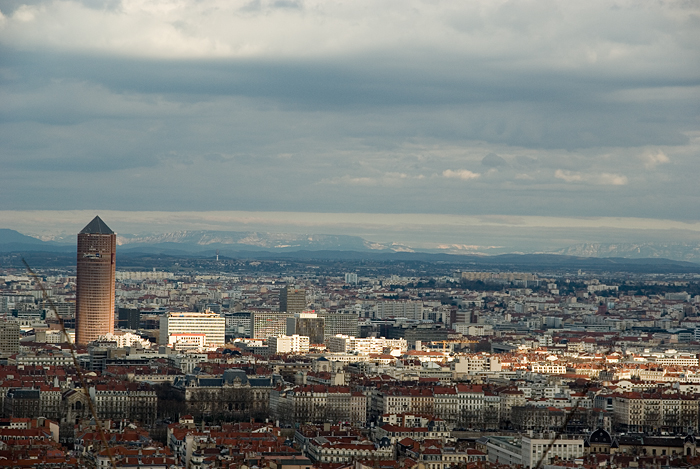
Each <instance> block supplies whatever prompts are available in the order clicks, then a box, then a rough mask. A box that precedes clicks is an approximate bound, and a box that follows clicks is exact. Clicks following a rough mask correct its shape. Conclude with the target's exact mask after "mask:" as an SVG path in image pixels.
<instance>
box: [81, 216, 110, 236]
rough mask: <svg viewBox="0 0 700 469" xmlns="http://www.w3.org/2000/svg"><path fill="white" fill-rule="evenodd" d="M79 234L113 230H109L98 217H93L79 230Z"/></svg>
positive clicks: (104, 232) (108, 232)
mask: <svg viewBox="0 0 700 469" xmlns="http://www.w3.org/2000/svg"><path fill="white" fill-rule="evenodd" d="M80 234H114V231H112V230H110V229H109V226H107V224H106V223H105V222H103V221H102V219H101V218H100V217H95V218H93V219H92V221H91V222H90V223H88V224H87V226H86V227H85V228H83V229H82V230H81V231H80Z"/></svg>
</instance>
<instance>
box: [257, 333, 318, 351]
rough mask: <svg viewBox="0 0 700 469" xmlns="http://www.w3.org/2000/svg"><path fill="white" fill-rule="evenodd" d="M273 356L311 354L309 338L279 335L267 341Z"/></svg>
mask: <svg viewBox="0 0 700 469" xmlns="http://www.w3.org/2000/svg"><path fill="white" fill-rule="evenodd" d="M267 344H268V348H269V350H270V353H271V354H275V353H309V338H308V337H306V336H303V335H296V334H295V335H278V336H275V337H270V338H269V339H267Z"/></svg>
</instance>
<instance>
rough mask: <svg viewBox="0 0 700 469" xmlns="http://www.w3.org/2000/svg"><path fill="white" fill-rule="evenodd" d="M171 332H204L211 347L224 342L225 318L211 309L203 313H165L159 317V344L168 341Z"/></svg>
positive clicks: (219, 345) (220, 345)
mask: <svg viewBox="0 0 700 469" xmlns="http://www.w3.org/2000/svg"><path fill="white" fill-rule="evenodd" d="M171 334H204V335H205V336H206V343H207V345H208V346H211V347H223V346H224V345H225V343H226V319H224V318H223V317H221V316H219V315H218V314H216V313H212V312H211V311H206V312H203V313H189V312H182V313H167V314H165V315H163V316H161V318H160V337H159V341H158V343H159V344H162V345H167V344H169V343H170V340H169V337H170V335H171Z"/></svg>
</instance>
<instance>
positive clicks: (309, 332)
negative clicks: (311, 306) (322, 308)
mask: <svg viewBox="0 0 700 469" xmlns="http://www.w3.org/2000/svg"><path fill="white" fill-rule="evenodd" d="M324 324H325V322H324V319H323V318H321V317H318V315H317V314H316V313H312V312H308V313H294V316H292V317H290V318H287V335H288V336H292V335H301V336H304V337H308V338H309V341H310V343H311V344H313V345H318V344H322V343H323V332H324Z"/></svg>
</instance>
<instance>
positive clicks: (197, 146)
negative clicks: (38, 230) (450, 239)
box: [0, 0, 700, 219]
mask: <svg viewBox="0 0 700 469" xmlns="http://www.w3.org/2000/svg"><path fill="white" fill-rule="evenodd" d="M0 2H2V0H0ZM10 4H11V2H9V0H5V2H4V3H0V9H2V11H3V12H4V13H5V14H6V15H7V14H8V13H7V12H5V10H4V9H3V6H5V5H10ZM242 5H243V8H247V7H250V8H249V9H251V10H255V9H260V10H265V9H269V8H270V7H271V6H274V5H273V3H271V2H251V3H248V4H247V7H246V4H244V3H242ZM452 5H453V8H456V9H459V6H457V7H455V5H457V4H456V3H455V4H452ZM305 7H306V8H307V10H308V9H310V7H309V6H308V2H307V5H305ZM8 8H9V6H8ZM537 8H544V7H537ZM537 8H536V9H535V10H537ZM277 10H278V11H276V12H275V13H274V14H275V15H277V14H279V15H284V14H286V13H285V10H286V9H285V8H278V9H277ZM436 11H438V12H439V13H435V14H442V13H444V12H441V11H440V10H436ZM519 11H520V12H521V13H522V14H524V13H523V12H522V9H521V10H519ZM448 13H449V12H448ZM521 13H518V12H515V13H513V12H507V11H505V10H503V11H502V12H501V13H500V14H501V15H504V16H502V17H500V19H501V20H502V22H505V24H509V25H511V26H512V28H513V31H519V33H518V34H523V35H524V36H523V37H525V36H528V34H526V33H527V28H528V19H527V18H525V17H523V18H518V17H517V16H518V14H521ZM535 13H536V11H532V12H529V13H528V14H530V15H534V14H535ZM264 14H268V11H267V10H266V11H265V13H264ZM304 14H306V12H305V13H304ZM543 14H547V13H543ZM551 14H552V15H554V14H555V13H554V12H553V13H551ZM246 15H248V16H250V17H253V16H264V15H263V14H261V15H257V14H256V13H245V14H244V16H246ZM289 15H294V16H300V15H299V14H298V13H297V12H294V11H291V12H290V13H289ZM248 16H246V17H248ZM448 16H449V15H448ZM282 18H283V19H284V18H285V17H282ZM545 19H547V20H548V21H554V19H552V18H549V17H547V18H545ZM180 21H185V20H183V19H180ZM455 21H457V22H458V23H459V28H461V29H460V31H462V30H463V31H464V33H465V34H467V33H469V34H472V33H474V31H477V32H478V31H481V30H484V31H486V30H487V29H493V28H494V27H496V26H498V25H496V26H494V24H493V23H489V21H488V18H486V19H484V18H479V19H478V20H474V19H473V18H472V19H469V18H467V17H460V18H456V19H455ZM591 21H592V20H591V19H590V18H582V19H581V25H582V26H586V25H589V24H590V22H591ZM610 21H611V20H610V19H609V18H603V19H601V24H600V25H599V26H598V27H599V28H601V30H604V32H605V34H603V33H600V32H595V31H594V32H590V33H589V34H592V35H593V36H596V35H599V34H600V35H602V36H604V37H605V38H607V39H610V40H611V41H613V42H612V43H611V44H613V45H614V44H615V41H617V42H620V43H625V44H627V43H630V44H631V43H639V42H640V41H641V43H642V44H643V43H644V40H645V39H644V37H642V36H640V33H639V31H637V29H638V28H636V27H635V28H630V27H626V26H624V25H623V26H621V27H620V28H619V29H620V30H619V31H617V32H615V34H617V35H618V36H616V37H613V36H614V35H613V32H612V31H611V25H610V24H608V23H609V22H610ZM649 21H650V20H649ZM659 21H660V23H663V24H659V25H656V26H654V25H653V24H649V23H644V24H647V26H649V28H651V29H654V28H656V29H654V31H657V32H653V33H650V34H649V36H650V37H649V38H647V39H646V41H647V42H649V43H654V41H656V40H657V37H658V36H657V33H658V31H665V33H664V34H671V35H675V36H673V37H674V40H672V41H671V43H672V44H670V45H669V49H668V50H666V51H665V53H666V55H667V57H665V58H664V59H663V60H662V61H660V62H658V61H657V58H658V57H657V55H654V54H656V52H653V51H652V52H653V53H652V52H650V54H651V55H650V56H649V57H636V56H635V57H633V56H624V57H621V58H620V59H619V61H618V62H616V63H613V62H614V61H612V60H610V59H609V58H605V59H603V58H598V59H596V60H597V61H595V60H593V55H595V54H600V53H601V50H600V47H601V46H600V44H598V45H597V46H596V47H598V49H596V50H593V49H591V51H590V53H591V62H590V64H588V65H586V64H585V63H584V62H581V61H575V62H574V63H573V64H569V63H567V62H566V57H567V53H570V54H571V55H576V54H583V53H584V52H585V50H586V47H588V45H589V42H591V41H588V37H587V36H586V34H583V35H581V36H580V37H578V39H576V38H574V37H573V36H576V35H577V34H580V33H578V32H576V31H572V32H571V36H572V37H569V36H568V35H567V36H566V37H565V39H566V41H567V44H566V45H563V46H562V50H559V49H557V45H556V44H552V45H551V46H550V47H551V48H550V49H547V50H544V51H542V50H540V49H537V50H535V49H534V48H533V49H532V50H528V49H527V45H526V46H523V47H522V48H516V49H514V50H511V51H505V52H504V51H503V50H506V49H507V46H509V45H512V43H513V38H512V37H510V36H509V37H508V38H506V39H503V42H502V43H501V42H498V39H494V37H497V36H488V35H484V36H483V37H486V38H488V41H486V42H485V43H484V44H483V45H482V49H481V50H479V49H478V48H475V49H473V50H471V51H470V52H468V53H466V52H462V51H461V50H460V48H459V47H456V46H454V45H452V44H439V43H436V42H434V41H435V40H434V39H433V38H432V37H427V36H426V38H425V40H424V41H423V42H421V39H422V34H421V32H417V33H415V34H414V35H413V36H415V37H414V38H410V40H415V42H410V41H409V42H405V41H404V39H406V38H403V37H397V38H395V39H396V43H395V44H394V45H391V41H389V42H382V44H381V47H379V46H378V47H377V48H375V49H357V50H352V51H350V52H341V53H337V54H336V53H332V54H331V53H329V54H327V55H314V54H309V55H303V54H300V55H299V56H297V57H294V56H293V57H276V56H274V55H264V54H261V55H259V56H255V55H253V56H252V57H250V58H231V57H223V58H215V57H208V56H205V57H202V58H197V59H188V60H185V59H173V58H167V57H161V58H159V59H157V60H154V59H146V58H136V57H133V56H128V54H127V55H121V56H120V55H118V54H112V53H93V52H90V53H87V52H79V51H73V52H61V51H58V50H53V49H51V48H50V47H48V46H47V47H46V48H41V47H32V48H24V47H21V46H10V45H5V46H2V49H0V56H2V62H1V63H0V99H1V100H2V102H3V106H0V198H2V199H3V200H6V201H8V204H10V206H11V207H12V208H18V209H19V208H65V207H66V206H72V207H73V206H74V207H76V208H92V207H98V206H100V207H108V208H114V209H119V208H125V207H128V208H130V209H132V208H138V209H144V210H145V209H153V210H173V209H178V210H182V209H189V210H201V209H202V207H206V208H207V209H221V210H230V209H240V210H307V211H313V210H318V211H330V212H333V211H339V210H347V211H357V212H362V211H367V212H377V211H384V212H426V213H478V214H489V213H497V214H530V215H555V216H564V215H566V216H571V215H577V216H598V215H608V216H640V217H657V218H662V217H666V218H668V217H671V218H678V219H692V218H693V217H695V218H696V217H697V216H696V213H697V189H696V188H697V182H696V181H694V179H695V178H696V175H697V174H700V150H699V145H698V140H697V133H696V128H697V109H698V107H699V105H700V98H699V97H698V96H697V93H696V90H697V87H698V84H699V83H700V73H698V70H697V68H698V66H697V63H700V60H698V61H696V62H693V61H688V60H686V59H687V58H688V57H692V56H695V57H697V55H698V53H697V51H695V52H689V50H686V49H684V47H686V46H684V45H682V44H680V42H681V39H680V38H679V36H681V34H680V33H678V34H676V33H674V32H673V29H672V28H669V27H668V24H666V23H665V22H664V21H661V20H659ZM554 22H555V23H556V21H554ZM177 24H179V25H182V27H181V28H179V29H183V30H186V29H187V28H191V26H192V25H191V24H190V23H187V22H186V21H185V23H177ZM280 24H281V23H280ZM455 27H457V26H455ZM499 27H500V26H499ZM533 27H534V26H533ZM685 27H686V28H687V27H688V26H687V25H686V26H685ZM523 28H525V29H523ZM612 29H614V28H612ZM639 29H641V28H639ZM503 32H504V34H505V35H509V34H511V33H512V31H510V30H508V29H507V28H506V29H504V31H503ZM387 34H388V33H387ZM659 34H660V33H659ZM481 37H482V36H480V35H479V34H475V35H474V36H473V37H472V39H473V40H474V41H478V40H479V39H480V38H481ZM336 39H337V40H340V39H338V38H337V37H330V35H329V36H323V37H320V38H319V40H328V41H331V42H332V41H333V40H336ZM382 39H383V38H382ZM406 41H408V39H406ZM593 42H595V41H593ZM387 44H389V45H387ZM679 44H680V45H679ZM530 45H531V44H530ZM613 45H611V46H610V47H611V48H613ZM574 46H576V47H574ZM492 47H493V48H494V49H497V52H494V53H492V52H491V50H492ZM569 47H570V50H569V49H567V48H569ZM591 47H593V46H591ZM640 47H641V46H640ZM662 71H663V72H662ZM650 95H654V96H656V97H655V98H654V99H648V97H649V96H650ZM647 151H648V152H650V153H652V154H658V152H659V151H662V152H663V153H664V154H665V155H668V157H669V162H668V163H664V164H656V165H649V164H647V165H646V166H645V161H646V160H645V159H644V158H642V156H643V155H644V154H645V153H644V152H647ZM481 155H486V156H485V157H483V158H482V157H481ZM640 155H641V156H640ZM480 167H481V169H479V168H480ZM484 167H486V168H498V171H491V170H487V169H485V168H484ZM556 170H561V171H562V173H560V175H563V176H566V177H568V178H569V179H571V177H570V176H571V175H578V174H580V175H586V178H588V179H586V178H584V177H583V176H582V177H581V180H580V181H575V183H568V182H567V181H566V180H564V179H562V178H556V177H555V174H556ZM445 171H453V172H455V171H472V172H474V173H479V174H480V176H479V177H478V178H472V179H469V180H468V181H466V180H465V179H464V178H445V177H441V175H442V174H444V172H445ZM448 174H452V173H448ZM462 174H467V173H462ZM57 175H58V176H57ZM403 175H405V176H403ZM591 175H608V176H606V177H607V178H608V180H609V181H611V182H615V181H622V179H615V177H616V176H619V177H623V176H624V177H626V178H627V179H626V180H625V181H626V182H627V183H626V184H625V185H617V186H615V185H596V184H595V182H596V179H595V178H594V176H591ZM584 179H585V180H584ZM358 185H361V190H357V187H358ZM202 188H207V190H206V191H204V190H202ZM671 188H673V189H672V190H671ZM86 191H91V193H94V194H95V195H94V197H91V198H90V199H89V200H86V199H85V198H84V197H83V195H84V193H85V192H86ZM612 199H614V200H615V203H614V204H611V203H609V201H610V200H612ZM582 201H586V202H585V203H583V202H582Z"/></svg>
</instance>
